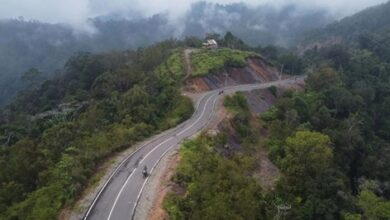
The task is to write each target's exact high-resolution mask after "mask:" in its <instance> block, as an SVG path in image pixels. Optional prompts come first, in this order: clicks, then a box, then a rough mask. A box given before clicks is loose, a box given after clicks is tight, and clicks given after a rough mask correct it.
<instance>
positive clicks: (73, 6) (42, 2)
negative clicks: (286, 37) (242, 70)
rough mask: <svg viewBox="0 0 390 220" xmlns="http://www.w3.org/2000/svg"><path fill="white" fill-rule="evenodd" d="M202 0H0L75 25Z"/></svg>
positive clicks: (344, 6) (306, 1)
mask: <svg viewBox="0 0 390 220" xmlns="http://www.w3.org/2000/svg"><path fill="white" fill-rule="evenodd" d="M198 1H199V0H0V3H1V4H0V5H1V6H0V19H6V18H18V17H20V16H23V17H24V18H25V19H35V20H39V21H43V22H50V23H66V24H70V25H72V26H73V27H75V28H78V29H84V28H87V27H88V25H87V22H86V21H87V19H88V18H91V17H96V16H99V15H106V14H111V13H117V14H126V13H134V12H138V13H140V14H142V15H144V16H150V15H152V14H155V13H159V12H169V14H170V16H171V17H172V18H177V17H180V16H181V15H183V14H185V12H186V11H187V10H188V9H189V7H190V5H191V4H192V3H194V2H198ZM208 2H213V3H220V4H229V3H234V2H239V0H238V1H237V0H209V1H208ZM240 2H244V3H246V4H248V5H251V6H257V5H260V4H271V5H275V6H276V7H277V6H280V5H284V4H288V3H298V4H300V5H302V6H303V7H306V8H326V9H329V10H330V11H331V12H332V13H333V14H335V15H337V16H346V15H349V14H352V13H354V12H356V11H359V10H362V9H364V8H366V7H368V6H372V5H376V4H379V3H382V2H386V0H295V1H291V0H242V1H240Z"/></svg>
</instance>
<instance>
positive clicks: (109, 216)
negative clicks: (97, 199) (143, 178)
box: [107, 169, 136, 220]
mask: <svg viewBox="0 0 390 220" xmlns="http://www.w3.org/2000/svg"><path fill="white" fill-rule="evenodd" d="M135 170H136V169H134V170H133V172H132V173H131V174H130V175H129V177H127V179H126V182H125V184H123V186H122V188H121V190H120V191H119V193H118V195H117V196H116V198H115V201H114V204H113V205H112V208H111V210H110V214H108V218H107V219H108V220H110V219H111V215H112V212H113V211H114V208H115V206H116V203H117V202H118V199H119V197H120V195H121V194H122V191H123V189H124V188H125V187H126V185H127V183H128V182H129V180H130V178H131V177H132V176H133V174H134V173H135Z"/></svg>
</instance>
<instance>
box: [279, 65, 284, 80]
mask: <svg viewBox="0 0 390 220" xmlns="http://www.w3.org/2000/svg"><path fill="white" fill-rule="evenodd" d="M283 69H284V64H282V66H281V67H280V73H279V80H281V79H282V75H283Z"/></svg>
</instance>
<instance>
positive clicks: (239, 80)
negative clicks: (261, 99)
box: [185, 58, 280, 92]
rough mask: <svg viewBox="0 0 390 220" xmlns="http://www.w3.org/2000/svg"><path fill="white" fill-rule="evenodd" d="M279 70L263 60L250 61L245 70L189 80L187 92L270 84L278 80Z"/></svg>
mask: <svg viewBox="0 0 390 220" xmlns="http://www.w3.org/2000/svg"><path fill="white" fill-rule="evenodd" d="M279 77H280V74H279V72H278V70H277V69H276V68H275V67H273V66H272V65H270V64H269V63H267V62H266V61H265V60H264V59H262V58H250V59H248V65H247V66H246V67H244V68H232V67H230V68H226V70H224V71H222V72H219V73H212V74H208V75H207V76H203V77H195V78H189V79H188V80H187V81H186V88H185V89H186V90H187V91H191V92H204V91H209V90H214V89H218V88H221V87H224V86H234V85H240V84H250V83H259V82H270V81H274V80H278V79H279Z"/></svg>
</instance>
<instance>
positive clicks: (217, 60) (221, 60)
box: [192, 48, 257, 76]
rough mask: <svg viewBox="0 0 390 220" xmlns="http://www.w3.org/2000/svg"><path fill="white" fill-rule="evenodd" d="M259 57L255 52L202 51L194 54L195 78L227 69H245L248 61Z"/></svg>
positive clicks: (222, 49)
mask: <svg viewBox="0 0 390 220" xmlns="http://www.w3.org/2000/svg"><path fill="white" fill-rule="evenodd" d="M254 56H257V55H256V54H255V53H253V52H248V51H240V50H233V49H230V48H221V49H218V50H201V51H199V52H196V53H193V54H192V68H193V73H192V75H193V76H204V75H207V74H209V73H218V72H219V71H221V70H223V69H224V68H225V67H244V66H246V64H247V61H246V59H247V58H249V57H254Z"/></svg>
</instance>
